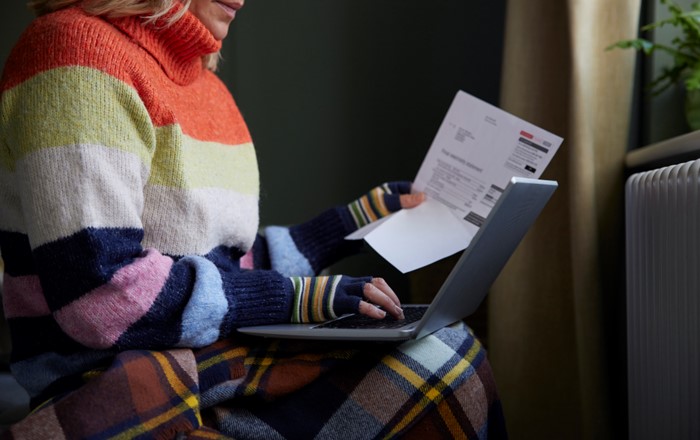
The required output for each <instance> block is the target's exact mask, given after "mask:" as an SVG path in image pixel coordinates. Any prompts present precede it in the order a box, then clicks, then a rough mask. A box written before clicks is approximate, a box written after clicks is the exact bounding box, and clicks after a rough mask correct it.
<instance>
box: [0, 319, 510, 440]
mask: <svg viewBox="0 0 700 440" xmlns="http://www.w3.org/2000/svg"><path fill="white" fill-rule="evenodd" d="M90 376H91V379H89V380H88V381H87V382H86V383H85V385H83V386H82V387H81V388H79V389H78V390H76V391H73V392H72V393H69V394H68V395H66V396H64V397H63V398H60V399H56V401H54V402H49V403H47V404H46V405H44V406H42V407H41V408H40V409H38V410H36V411H35V412H34V413H32V414H31V415H30V416H29V417H27V418H26V419H25V420H23V421H22V422H20V423H18V424H16V425H14V426H13V427H11V429H10V430H9V431H8V432H6V433H5V434H4V437H3V439H5V438H7V439H35V438H42V439H43V438H47V439H48V438H67V439H73V438H95V439H97V438H99V439H102V438H114V439H128V438H154V439H170V438H194V439H218V438H235V439H257V438H259V439H312V438H318V439H334V438H338V439H341V438H342V439H360V438H361V439H367V438H372V439H374V438H377V439H379V438H398V437H401V438H420V439H430V438H475V439H476V438H478V439H483V438H487V437H488V438H505V429H504V426H505V425H504V422H503V415H502V411H501V406H500V402H499V400H498V396H497V393H496V390H495V386H494V384H493V380H492V377H491V370H490V366H489V364H488V360H487V359H486V354H485V350H484V349H483V347H482V346H481V344H480V343H479V342H478V340H477V339H476V338H475V337H474V335H473V334H472V333H471V331H469V329H468V328H467V327H466V326H464V325H461V324H460V325H455V326H452V327H450V328H446V329H443V330H440V331H439V332H436V333H435V334H433V335H431V336H427V337H425V338H423V339H421V340H418V341H411V342H407V343H403V344H400V345H397V344H360V343H337V342H336V343H330V342H309V341H306V342H304V341H294V340H261V339H254V338H250V337H239V336H235V337H234V338H231V339H229V340H226V341H220V342H217V343H215V344H213V345H211V346H208V347H206V348H204V349H201V350H199V351H195V352H193V351H191V350H186V349H181V350H168V351H162V352H153V351H129V352H124V353H121V354H119V355H118V356H117V358H116V359H115V361H114V362H113V363H112V365H111V366H110V367H109V368H108V369H107V370H105V371H104V372H101V373H99V374H92V375H90Z"/></svg>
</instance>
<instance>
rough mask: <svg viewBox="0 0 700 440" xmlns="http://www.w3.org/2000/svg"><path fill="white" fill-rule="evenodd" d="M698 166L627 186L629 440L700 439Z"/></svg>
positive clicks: (653, 174)
mask: <svg viewBox="0 0 700 440" xmlns="http://www.w3.org/2000/svg"><path fill="white" fill-rule="evenodd" d="M699 206H700V160H696V161H692V162H687V163H683V164H678V165H672V166H668V167H664V168H659V169H656V170H652V171H647V172H643V173H637V174H634V175H632V176H630V177H629V179H628V180H627V184H626V187H625V223H626V259H627V275H626V276H627V345H628V397H629V402H628V404H629V434H630V435H629V438H630V439H634V440H636V439H659V438H668V439H700V232H699V231H700V209H699Z"/></svg>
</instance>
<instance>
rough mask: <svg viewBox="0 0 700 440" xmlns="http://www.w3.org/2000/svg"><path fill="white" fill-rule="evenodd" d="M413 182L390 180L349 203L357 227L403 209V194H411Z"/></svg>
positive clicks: (349, 209) (348, 206)
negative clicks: (401, 199)
mask: <svg viewBox="0 0 700 440" xmlns="http://www.w3.org/2000/svg"><path fill="white" fill-rule="evenodd" d="M410 192H411V182H390V183H385V184H383V185H380V186H378V187H376V188H373V189H372V190H370V191H369V192H368V193H367V194H365V195H363V196H362V197H360V198H359V199H357V200H355V201H353V202H352V203H349V204H348V205H347V208H348V211H350V214H351V215H352V219H353V220H354V221H355V225H356V226H357V229H359V228H361V227H363V226H365V225H367V224H369V223H372V222H374V221H377V220H379V219H380V218H382V217H386V216H387V215H389V214H391V213H392V212H396V211H398V210H400V209H401V201H400V199H399V196H400V195H401V194H410Z"/></svg>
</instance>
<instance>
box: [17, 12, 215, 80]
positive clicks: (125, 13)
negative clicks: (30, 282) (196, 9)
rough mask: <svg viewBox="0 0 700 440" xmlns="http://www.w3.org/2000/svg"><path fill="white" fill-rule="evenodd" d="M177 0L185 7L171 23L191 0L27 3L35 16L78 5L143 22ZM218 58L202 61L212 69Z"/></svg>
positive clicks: (152, 19)
mask: <svg viewBox="0 0 700 440" xmlns="http://www.w3.org/2000/svg"><path fill="white" fill-rule="evenodd" d="M179 1H182V3H183V5H184V6H185V7H184V8H182V10H181V11H179V12H178V13H177V14H174V15H172V16H171V17H168V18H167V20H166V24H167V25H172V24H173V23H175V22H176V21H177V20H179V19H180V18H182V16H183V15H184V14H185V12H186V11H187V8H189V6H190V2H191V0H29V2H28V3H27V5H28V6H29V9H31V10H32V11H33V12H34V13H35V14H36V15H37V16H40V15H44V14H48V13H50V12H54V11H58V10H59V9H64V8H68V7H71V6H77V5H79V6H80V7H81V8H83V10H85V12H87V13H88V14H92V15H103V16H109V17H128V16H132V15H142V16H143V17H144V20H145V22H147V23H153V22H155V21H156V20H158V19H159V18H161V17H163V16H164V15H166V14H167V13H168V11H170V9H172V8H173V6H175V4H176V3H177V2H179ZM219 58H220V55H219V53H218V52H217V53H213V54H210V55H207V56H205V57H204V59H203V63H204V65H205V67H206V68H207V69H209V70H212V71H214V70H216V67H217V65H218V64H219Z"/></svg>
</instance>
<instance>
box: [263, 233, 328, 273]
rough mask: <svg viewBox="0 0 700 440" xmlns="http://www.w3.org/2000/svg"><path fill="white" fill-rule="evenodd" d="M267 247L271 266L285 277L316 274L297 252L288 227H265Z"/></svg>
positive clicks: (307, 261)
mask: <svg viewBox="0 0 700 440" xmlns="http://www.w3.org/2000/svg"><path fill="white" fill-rule="evenodd" d="M265 238H266V239H267V248H268V250H269V251H270V262H271V264H272V268H273V269H274V270H276V271H277V272H279V273H281V274H282V275H284V276H286V277H292V276H297V277H310V276H314V275H316V274H315V273H314V270H313V268H312V267H311V263H309V260H307V259H306V257H305V256H304V254H302V253H301V252H299V249H297V247H296V245H295V244H294V239H293V238H292V236H291V235H289V228H285V227H282V226H269V227H267V228H265Z"/></svg>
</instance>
